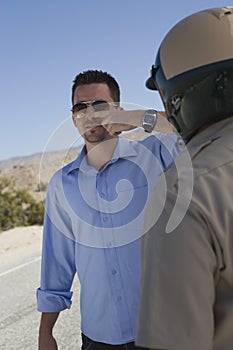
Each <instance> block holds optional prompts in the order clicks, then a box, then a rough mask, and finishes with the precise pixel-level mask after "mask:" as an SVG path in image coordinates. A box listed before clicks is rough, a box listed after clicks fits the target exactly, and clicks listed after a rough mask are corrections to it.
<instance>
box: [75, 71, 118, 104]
mask: <svg viewBox="0 0 233 350" xmlns="http://www.w3.org/2000/svg"><path fill="white" fill-rule="evenodd" d="M73 83H74V84H73V86H72V97H71V101H72V104H73V102H74V92H75V89H76V88H77V86H80V85H88V84H101V83H104V84H106V85H108V87H109V90H110V94H111V97H112V99H113V101H114V102H120V88H119V85H118V83H117V81H116V80H115V79H114V78H113V77H112V76H111V75H110V74H109V73H107V72H102V71H101V70H87V71H84V72H82V73H80V74H78V75H77V76H76V77H75V79H74V80H73Z"/></svg>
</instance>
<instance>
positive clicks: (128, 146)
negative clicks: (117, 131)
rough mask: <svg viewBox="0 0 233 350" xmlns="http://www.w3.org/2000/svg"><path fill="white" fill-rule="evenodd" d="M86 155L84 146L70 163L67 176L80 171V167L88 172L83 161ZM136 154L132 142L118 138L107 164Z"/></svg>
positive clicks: (86, 165)
mask: <svg viewBox="0 0 233 350" xmlns="http://www.w3.org/2000/svg"><path fill="white" fill-rule="evenodd" d="M86 154H87V149H86V146H85V145H84V146H83V148H82V150H81V152H80V154H79V155H78V157H77V158H76V159H75V160H74V161H73V162H72V163H70V164H69V166H68V167H67V175H69V174H70V173H71V172H73V171H75V170H78V169H80V167H82V170H87V168H88V172H90V168H91V167H90V166H88V164H87V163H86V160H85V158H86ZM137 154H138V152H137V150H136V147H135V143H134V142H133V141H129V140H126V139H123V138H121V137H119V138H118V143H117V146H116V149H115V151H114V154H113V157H112V159H111V160H110V162H109V163H114V162H116V161H117V160H118V159H119V158H130V157H135V156H137Z"/></svg>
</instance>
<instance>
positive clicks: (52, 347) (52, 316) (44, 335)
mask: <svg viewBox="0 0 233 350" xmlns="http://www.w3.org/2000/svg"><path fill="white" fill-rule="evenodd" d="M58 316H59V312H42V314H41V320H40V329H39V341H38V350H57V349H58V346H57V342H56V339H55V338H54V337H53V327H54V325H55V323H56V321H57V318H58Z"/></svg>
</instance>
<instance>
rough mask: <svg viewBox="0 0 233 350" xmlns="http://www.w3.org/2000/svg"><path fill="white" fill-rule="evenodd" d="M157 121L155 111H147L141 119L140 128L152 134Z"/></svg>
mask: <svg viewBox="0 0 233 350" xmlns="http://www.w3.org/2000/svg"><path fill="white" fill-rule="evenodd" d="M156 121H157V111H156V110H155V109H148V110H147V111H145V113H144V114H143V117H142V127H143V129H144V130H145V131H146V132H152V131H153V129H154V127H155V124H156Z"/></svg>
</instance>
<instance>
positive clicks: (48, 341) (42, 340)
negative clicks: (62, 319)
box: [38, 334, 58, 350]
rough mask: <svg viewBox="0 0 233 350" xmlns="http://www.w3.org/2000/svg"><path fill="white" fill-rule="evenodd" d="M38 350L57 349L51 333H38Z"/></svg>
mask: <svg viewBox="0 0 233 350" xmlns="http://www.w3.org/2000/svg"><path fill="white" fill-rule="evenodd" d="M38 350H58V346H57V342H56V339H55V338H54V337H53V335H52V334H47V335H45V334H43V335H42V334H40V336H39V347H38Z"/></svg>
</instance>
